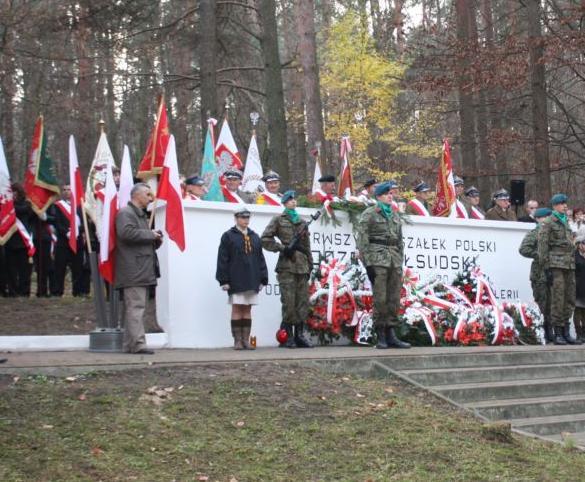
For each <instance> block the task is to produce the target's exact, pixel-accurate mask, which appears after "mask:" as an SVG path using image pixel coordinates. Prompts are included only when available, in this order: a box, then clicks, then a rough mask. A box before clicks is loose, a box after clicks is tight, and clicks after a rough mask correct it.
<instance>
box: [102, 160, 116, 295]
mask: <svg viewBox="0 0 585 482" xmlns="http://www.w3.org/2000/svg"><path fill="white" fill-rule="evenodd" d="M112 167H113V159H112V160H110V161H109V162H108V164H107V165H106V185H105V188H104V204H103V213H102V220H101V222H100V225H101V235H100V265H99V270H100V273H101V275H102V276H103V278H104V279H105V280H106V281H107V282H108V283H110V284H111V283H113V282H114V261H115V259H114V249H115V247H116V214H117V213H118V196H117V192H116V184H115V183H114V175H113V173H112Z"/></svg>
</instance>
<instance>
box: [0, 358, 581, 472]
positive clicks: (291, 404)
mask: <svg viewBox="0 0 585 482" xmlns="http://www.w3.org/2000/svg"><path fill="white" fill-rule="evenodd" d="M165 389H166V390H165ZM0 390H1V391H0V413H1V414H2V416H1V417H0V451H1V453H2V464H0V480H3V481H18V480H23V481H25V480H26V481H29V480H37V481H54V480H59V481H74V480H107V481H117V480H124V481H126V480H139V481H150V480H169V481H170V480H181V481H182V480H209V481H213V480H220V481H230V480H237V481H240V482H241V481H259V480H262V481H264V480H266V481H280V480H282V481H284V480H291V481H292V480H295V481H305V480H307V481H308V480H323V481H326V480H331V481H333V480H335V481H346V480H347V481H367V480H372V481H387V480H425V481H426V480H490V481H491V480H515V481H517V480H551V481H553V480H554V481H558V480H575V477H576V474H579V473H582V472H583V471H585V455H584V454H582V453H580V452H577V451H574V450H568V449H567V447H562V446H560V445H558V446H557V445H552V444H547V443H542V442H540V441H536V440H531V439H524V438H520V437H517V436H515V435H513V434H512V435H509V436H508V433H506V437H505V438H504V439H505V440H504V439H502V437H494V428H493V427H491V428H489V429H486V427H485V426H483V425H482V423H481V422H478V421H476V420H475V419H473V418H471V417H469V416H468V415H466V414H465V413H461V412H460V411H457V410H455V409H453V408H452V407H451V406H449V405H446V404H443V403H442V402H439V401H436V400H435V399H434V398H430V397H428V396H426V395H425V394H423V393H420V392H416V391H413V390H412V389H411V388H409V387H406V386H404V385H402V384H401V383H400V382H399V381H398V380H391V381H388V380H387V381H380V380H372V379H363V378H359V377H354V376H351V377H350V376H344V375H331V374H326V373H324V372H321V371H318V370H316V369H312V368H306V367H300V366H295V365H290V364H277V363H265V364H250V365H248V366H244V365H242V366H231V365H230V366H204V367H201V366H197V367H184V368H172V369H169V368H156V369H153V368H151V369H144V370H132V371H123V372H116V373H102V374H97V375H96V374H93V375H92V376H90V377H77V378H76V379H75V380H74V381H67V380H66V379H64V378H51V377H44V378H39V377H36V378H21V379H20V380H18V381H17V382H16V383H15V382H14V381H13V379H12V378H11V377H3V378H0ZM498 434H499V431H498Z"/></svg>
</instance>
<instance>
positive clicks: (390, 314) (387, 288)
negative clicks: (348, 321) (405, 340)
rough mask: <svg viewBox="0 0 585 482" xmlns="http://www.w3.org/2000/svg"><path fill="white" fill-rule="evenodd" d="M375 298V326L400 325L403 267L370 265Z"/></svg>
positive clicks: (369, 275) (369, 270)
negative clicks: (399, 311) (399, 312)
mask: <svg viewBox="0 0 585 482" xmlns="http://www.w3.org/2000/svg"><path fill="white" fill-rule="evenodd" d="M368 277H369V278H370V281H371V282H372V294H373V298H374V326H376V327H380V326H392V327H397V326H398V309H399V308H400V290H401V288H402V268H396V267H392V268H384V267H382V266H368Z"/></svg>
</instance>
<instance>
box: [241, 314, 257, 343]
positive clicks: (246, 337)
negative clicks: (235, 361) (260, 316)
mask: <svg viewBox="0 0 585 482" xmlns="http://www.w3.org/2000/svg"><path fill="white" fill-rule="evenodd" d="M251 331H252V320H251V319H250V318H245V319H243V320H242V344H243V345H244V350H255V349H256V347H255V346H252V344H251V343H250V332H251Z"/></svg>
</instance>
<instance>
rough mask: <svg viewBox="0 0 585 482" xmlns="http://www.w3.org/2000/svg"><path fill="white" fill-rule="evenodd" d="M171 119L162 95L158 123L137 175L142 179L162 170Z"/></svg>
mask: <svg viewBox="0 0 585 482" xmlns="http://www.w3.org/2000/svg"><path fill="white" fill-rule="evenodd" d="M169 136H170V130H169V121H168V118H167V108H166V105H165V98H164V96H162V95H161V97H160V99H159V102H158V110H157V114H156V123H155V125H154V129H153V130H152V133H151V134H150V139H149V140H148V146H147V147H146V152H145V153H144V157H143V158H142V161H140V166H138V172H137V174H136V177H139V178H140V179H148V178H149V177H153V176H155V175H157V174H160V173H161V172H162V166H163V163H164V160H165V154H166V152H167V145H168V143H169Z"/></svg>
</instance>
